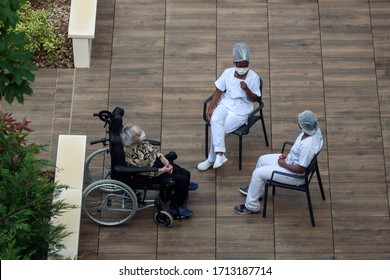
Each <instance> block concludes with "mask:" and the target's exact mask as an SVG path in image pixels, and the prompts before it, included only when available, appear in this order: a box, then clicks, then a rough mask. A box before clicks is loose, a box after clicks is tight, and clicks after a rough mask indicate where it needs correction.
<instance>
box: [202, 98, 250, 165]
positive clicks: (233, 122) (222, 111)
mask: <svg viewBox="0 0 390 280" xmlns="http://www.w3.org/2000/svg"><path fill="white" fill-rule="evenodd" d="M247 120H248V117H247V116H242V115H237V114H235V113H234V112H233V111H231V110H229V109H228V108H226V107H225V106H224V105H222V104H220V105H218V106H217V107H216V108H215V110H214V112H213V114H212V116H211V120H210V125H211V129H210V130H211V136H210V143H211V145H210V146H211V147H210V152H209V156H208V161H209V162H214V161H215V157H216V154H215V152H222V153H226V147H225V135H226V134H229V133H230V132H232V131H234V130H236V129H237V128H239V127H240V126H242V125H243V124H244V123H246V121H247Z"/></svg>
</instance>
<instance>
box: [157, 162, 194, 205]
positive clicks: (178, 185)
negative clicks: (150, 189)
mask: <svg viewBox="0 0 390 280" xmlns="http://www.w3.org/2000/svg"><path fill="white" fill-rule="evenodd" d="M154 166H156V167H159V168H161V167H162V163H161V161H160V160H159V159H158V160H156V163H155V164H154ZM172 166H173V172H172V173H163V174H161V175H160V176H157V177H154V178H153V183H158V184H161V183H162V182H164V181H165V180H167V179H168V178H170V177H171V178H173V179H174V180H175V184H174V186H173V192H174V198H172V199H174V201H172V202H171V204H173V203H176V206H178V207H179V206H183V205H184V202H185V201H186V199H187V197H188V188H189V185H190V179H191V173H190V172H189V171H188V170H186V169H184V168H182V167H180V166H179V165H177V164H175V163H172Z"/></svg>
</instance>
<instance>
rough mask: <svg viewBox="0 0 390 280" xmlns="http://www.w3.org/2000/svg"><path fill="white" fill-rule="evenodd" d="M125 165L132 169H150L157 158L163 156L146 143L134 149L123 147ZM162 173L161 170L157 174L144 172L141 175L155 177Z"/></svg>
mask: <svg viewBox="0 0 390 280" xmlns="http://www.w3.org/2000/svg"><path fill="white" fill-rule="evenodd" d="M124 150H125V158H126V164H127V165H128V166H134V167H152V166H153V165H154V163H155V161H156V159H157V158H159V157H161V156H162V155H163V154H162V153H160V152H159V151H157V149H156V147H155V146H153V145H152V144H150V143H149V142H148V141H146V140H145V141H142V142H140V143H139V144H138V146H137V147H136V148H132V147H130V146H124ZM162 173H163V172H162V170H161V168H160V169H159V170H158V171H157V172H144V173H142V175H147V176H150V177H157V176H159V175H161V174H162Z"/></svg>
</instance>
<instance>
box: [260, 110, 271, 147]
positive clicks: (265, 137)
mask: <svg viewBox="0 0 390 280" xmlns="http://www.w3.org/2000/svg"><path fill="white" fill-rule="evenodd" d="M260 116H261V124H262V126H263V133H264V139H265V144H266V145H267V147H268V146H269V143H268V136H267V131H266V129H265V122H264V116H263V111H261V110H260Z"/></svg>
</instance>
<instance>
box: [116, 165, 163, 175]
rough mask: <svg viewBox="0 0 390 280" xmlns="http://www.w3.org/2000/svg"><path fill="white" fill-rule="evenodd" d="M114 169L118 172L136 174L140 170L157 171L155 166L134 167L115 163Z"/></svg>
mask: <svg viewBox="0 0 390 280" xmlns="http://www.w3.org/2000/svg"><path fill="white" fill-rule="evenodd" d="M114 170H115V171H116V172H118V173H122V174H123V173H128V174H136V173H140V172H157V171H158V168H157V167H134V166H126V165H115V166H114Z"/></svg>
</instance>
